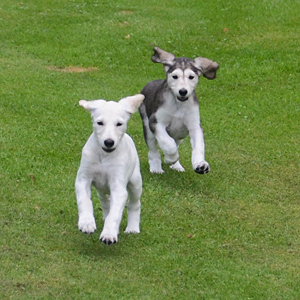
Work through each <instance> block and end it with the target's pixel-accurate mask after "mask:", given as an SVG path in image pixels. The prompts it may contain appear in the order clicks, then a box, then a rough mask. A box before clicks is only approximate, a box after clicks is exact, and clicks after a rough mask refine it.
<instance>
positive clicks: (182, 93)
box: [179, 89, 187, 97]
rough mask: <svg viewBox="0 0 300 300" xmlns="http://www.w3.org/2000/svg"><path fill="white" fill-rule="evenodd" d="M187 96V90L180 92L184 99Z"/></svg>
mask: <svg viewBox="0 0 300 300" xmlns="http://www.w3.org/2000/svg"><path fill="white" fill-rule="evenodd" d="M186 94H187V90H186V89H181V90H179V95H180V96H182V97H184V96H185V95H186Z"/></svg>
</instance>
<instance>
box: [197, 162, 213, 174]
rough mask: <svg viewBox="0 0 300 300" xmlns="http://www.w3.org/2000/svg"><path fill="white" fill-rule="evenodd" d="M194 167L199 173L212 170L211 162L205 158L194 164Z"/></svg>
mask: <svg viewBox="0 0 300 300" xmlns="http://www.w3.org/2000/svg"><path fill="white" fill-rule="evenodd" d="M193 169H194V171H195V172H196V173H198V174H206V173H208V172H209V171H210V167H209V163H208V162H207V161H205V160H204V161H201V162H200V163H197V164H193Z"/></svg>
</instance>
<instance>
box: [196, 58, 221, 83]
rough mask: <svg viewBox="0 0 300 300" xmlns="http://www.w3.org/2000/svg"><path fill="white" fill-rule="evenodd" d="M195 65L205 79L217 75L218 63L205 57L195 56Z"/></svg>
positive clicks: (213, 77)
mask: <svg viewBox="0 0 300 300" xmlns="http://www.w3.org/2000/svg"><path fill="white" fill-rule="evenodd" d="M194 62H195V67H196V68H197V69H199V70H200V72H201V73H202V75H203V76H204V77H205V78H207V79H215V78H216V77H217V70H218V69H219V65H218V63H216V62H214V61H212V60H210V59H207V58H205V57H196V58H195V59H194Z"/></svg>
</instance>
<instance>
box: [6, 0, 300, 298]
mask: <svg viewBox="0 0 300 300" xmlns="http://www.w3.org/2000/svg"><path fill="white" fill-rule="evenodd" d="M201 2H203V3H201ZM299 9H300V3H299V1H292V0H286V1H280V0H265V1H257V0H255V1H249V2H245V1H240V0H236V1H229V2H228V1H221V0H217V1H195V0H194V1H155V0H152V1H137V0H133V1H130V2H127V1H124V0H117V1H100V0H98V1H97V0H94V1H91V0H88V1H81V0H68V1H67V0H65V1H58V0H51V1H50V0H46V1H37V0H28V1H24V2H23V3H20V2H18V1H12V0H3V1H2V2H1V3H0V87H1V88H0V116H1V117H0V180H1V196H0V201H1V210H0V226H1V239H0V298H1V299H53V298H55V299H80V300H81V299H118V300H120V299H124V300H127V299H143V300H144V299H151V300H153V299H222V300H223V299H238V300H240V299H264V300H265V299H272V300H273V299H289V300H290V299H299V294H300V275H299V268H300V251H299V247H300V229H299V228H300V221H299V214H300V208H299V191H300V189H299V182H300V175H299V169H300V157H299V140H300V131H299V125H300V123H299V120H300V100H299V88H300V84H299V75H300V63H299V56H300V48H299V35H300V21H299ZM153 45H157V46H159V47H161V48H162V49H164V50H166V51H169V52H172V53H174V54H175V55H177V56H187V57H191V58H194V57H196V56H204V57H207V58H210V59H213V60H214V61H217V62H218V63H219V64H220V70H219V71H218V77H217V79H216V80H213V81H208V80H206V79H204V78H202V79H201V80H200V83H199V85H198V87H197V94H198V98H199V101H200V107H201V122H202V126H203V128H204V130H205V142H206V159H207V161H208V162H209V163H210V166H211V172H210V173H209V174H207V175H203V176H199V175H197V174H196V173H194V171H193V170H192V167H191V162H190V156H191V148H190V144H189V141H188V139H187V140H186V141H185V142H184V143H183V144H182V146H181V148H180V154H181V163H182V164H183V165H184V167H185V169H186V172H185V173H176V172H174V171H172V170H169V169H168V168H167V166H164V169H165V171H166V172H165V174H163V175H157V174H156V175H153V174H150V173H149V168H148V162H147V149H146V146H145V143H144V140H143V136H142V126H141V121H140V117H139V115H138V114H135V115H133V116H132V119H131V120H130V122H129V128H128V132H129V134H130V135H131V136H132V137H133V138H134V141H135V143H136V146H137V149H138V152H139V155H140V160H141V172H142V175H143V185H144V189H143V196H142V203H143V206H142V216H141V234H139V235H125V234H124V233H123V230H124V229H125V224H126V213H125V215H124V219H123V221H122V225H121V233H120V237H119V243H118V244H116V245H113V246H110V247H107V246H105V245H103V244H102V243H100V242H99V240H98V238H99V235H100V231H101V228H102V221H101V216H102V214H101V210H100V205H99V203H98V200H97V198H96V195H95V193H94V194H93V201H94V207H95V216H96V219H97V225H98V229H97V232H96V233H95V234H93V235H91V236H88V235H84V234H82V233H80V232H79V231H78V229H77V207H76V200H75V194H74V180H75V176H76V172H77V168H78V165H79V160H80V154H81V149H82V147H83V145H84V143H85V141H86V140H87V138H88V136H89V134H90V133H91V130H92V126H91V121H90V116H89V115H88V113H87V112H85V111H84V110H83V109H82V108H80V107H79V106H78V101H79V100H80V99H87V100H92V99H98V98H104V99H107V100H110V99H113V100H118V99H120V98H122V97H125V96H128V95H133V94H136V93H138V92H139V91H140V90H141V89H142V87H143V86H144V85H145V84H146V83H147V82H148V81H150V80H153V79H157V78H163V76H164V72H163V68H162V66H160V65H157V64H153V63H152V62H151V60H150V57H151V55H152V53H153V51H152V47H153ZM68 67H76V68H86V69H87V68H94V69H90V71H89V72H64V70H70V69H66V68H68Z"/></svg>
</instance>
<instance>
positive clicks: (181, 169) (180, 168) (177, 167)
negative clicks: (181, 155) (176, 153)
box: [170, 160, 185, 172]
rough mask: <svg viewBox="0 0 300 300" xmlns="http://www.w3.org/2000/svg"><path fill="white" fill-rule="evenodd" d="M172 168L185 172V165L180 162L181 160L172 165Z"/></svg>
mask: <svg viewBox="0 0 300 300" xmlns="http://www.w3.org/2000/svg"><path fill="white" fill-rule="evenodd" d="M170 168H171V169H173V170H176V171H178V172H184V171H185V170H184V167H183V166H182V165H181V164H180V162H179V160H178V161H177V162H176V163H175V164H173V165H171V166H170Z"/></svg>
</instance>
